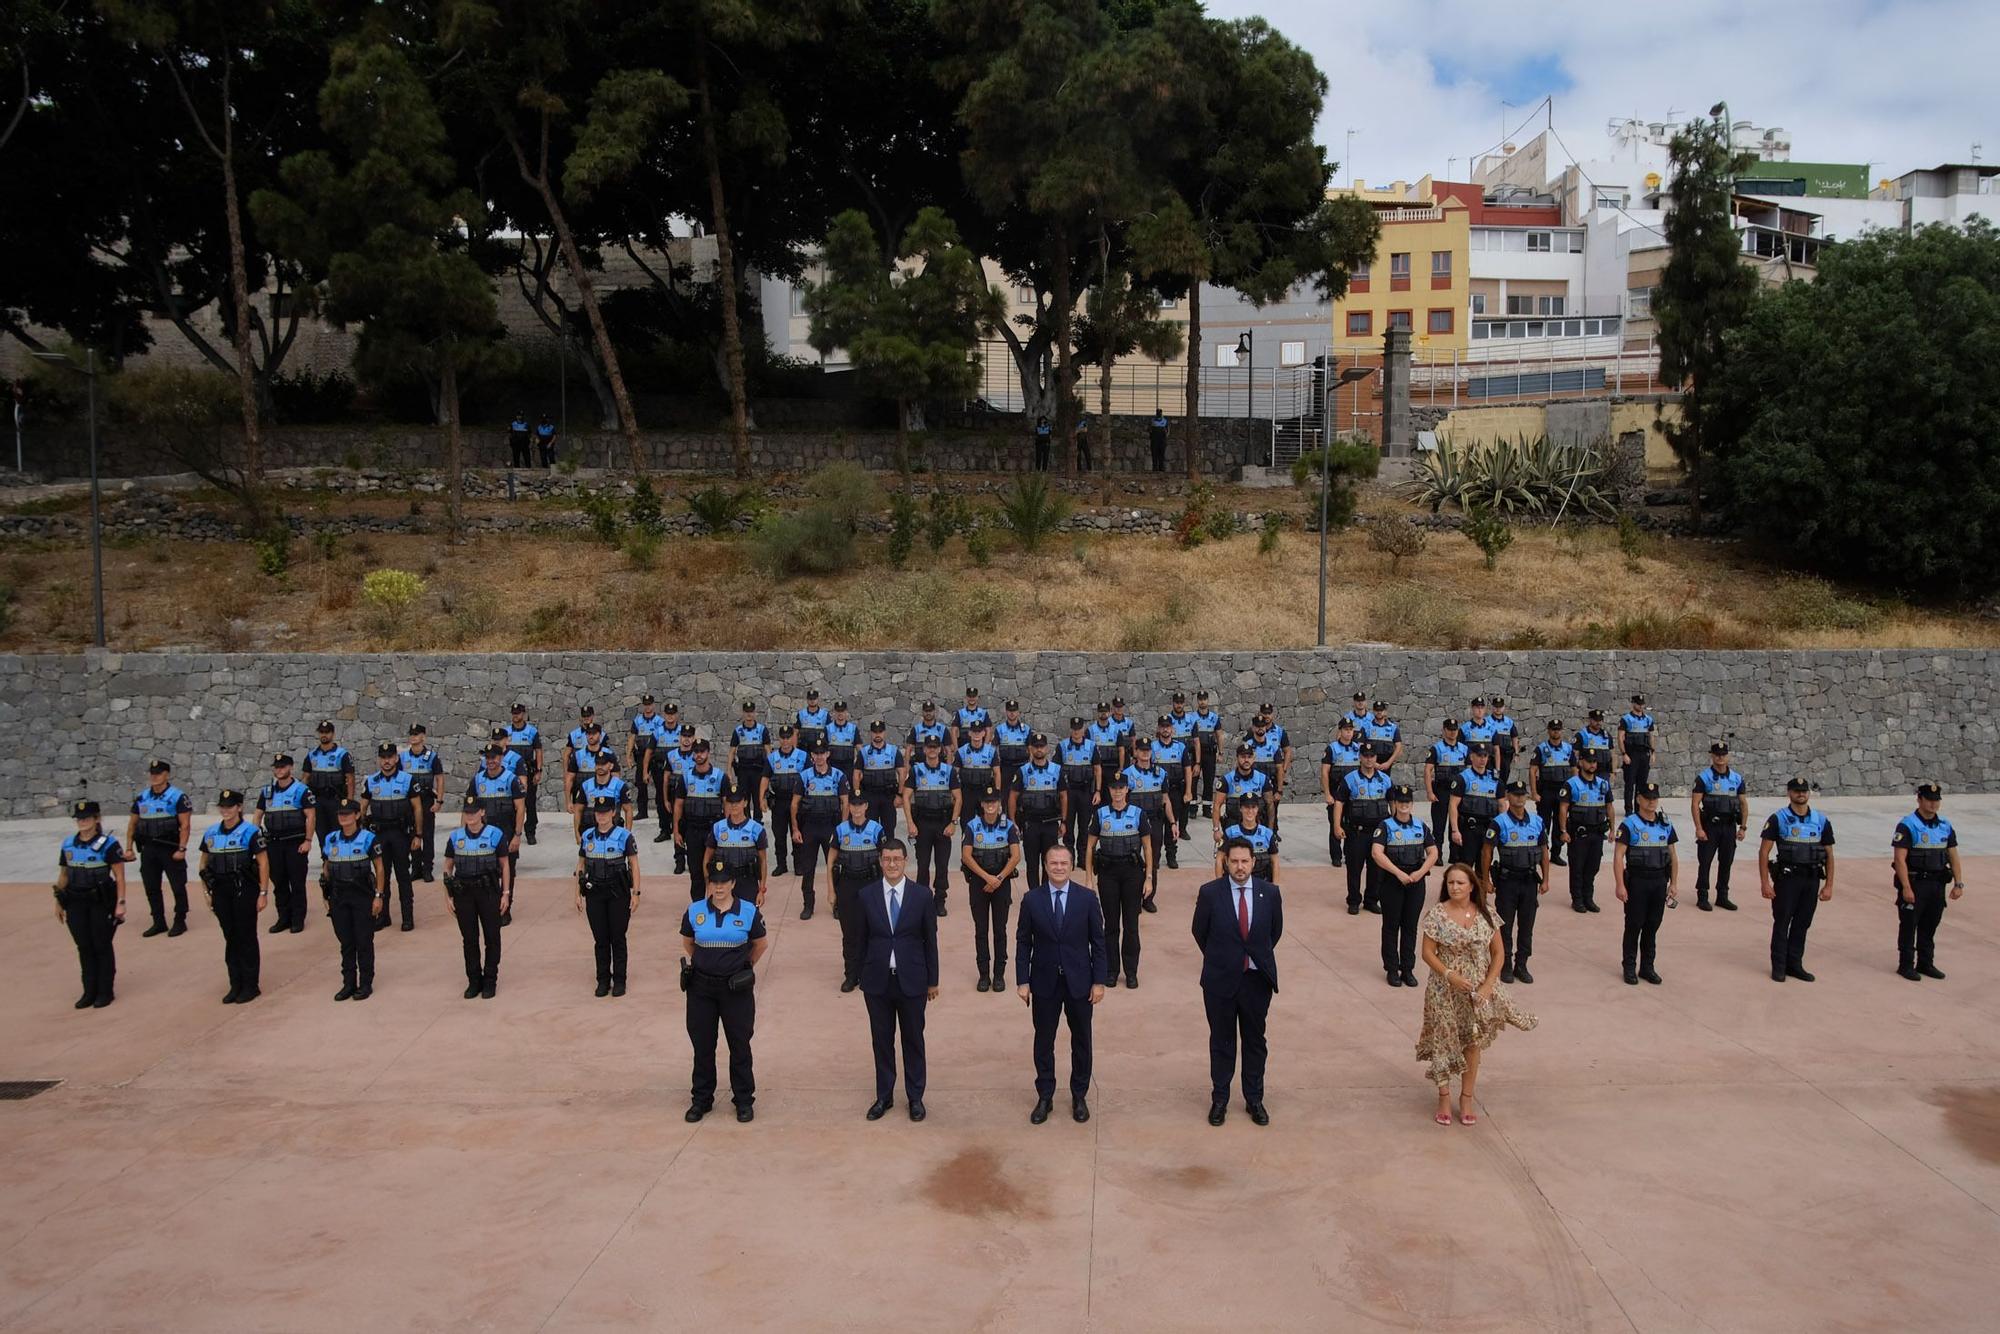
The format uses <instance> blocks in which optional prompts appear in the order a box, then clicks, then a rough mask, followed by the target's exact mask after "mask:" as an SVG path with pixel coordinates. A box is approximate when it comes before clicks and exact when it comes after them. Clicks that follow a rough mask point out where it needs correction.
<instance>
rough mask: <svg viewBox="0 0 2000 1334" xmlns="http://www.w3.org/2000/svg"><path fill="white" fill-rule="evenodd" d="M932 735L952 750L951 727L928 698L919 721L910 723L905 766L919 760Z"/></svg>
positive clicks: (905, 747) (945, 747) (904, 760)
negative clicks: (939, 715) (925, 744)
mask: <svg viewBox="0 0 2000 1334" xmlns="http://www.w3.org/2000/svg"><path fill="white" fill-rule="evenodd" d="M932 737H936V738H937V743H938V745H939V746H941V747H943V748H944V749H945V750H946V751H947V752H949V751H950V749H951V747H950V744H949V743H950V741H951V728H950V726H949V725H948V724H946V722H945V721H944V720H943V719H942V718H940V717H938V712H937V701H936V700H934V699H927V700H925V701H924V703H923V708H922V709H921V710H920V711H919V715H918V718H917V721H916V722H914V723H912V724H910V739H909V741H908V742H906V743H905V744H904V746H903V763H904V765H905V766H908V765H912V764H915V763H916V762H917V760H918V759H919V758H920V757H921V756H922V755H923V753H924V742H926V741H928V740H930V739H931V738H932ZM884 828H887V826H886V825H885V826H884Z"/></svg>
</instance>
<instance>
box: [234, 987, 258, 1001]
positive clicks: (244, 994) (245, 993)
mask: <svg viewBox="0 0 2000 1334" xmlns="http://www.w3.org/2000/svg"><path fill="white" fill-rule="evenodd" d="M263 994H264V991H263V988H261V987H246V988H245V989H243V990H242V991H239V992H237V993H236V1003H237V1004H238V1005H248V1004H249V1003H250V1002H251V1001H253V1000H256V999H257V998H258V997H259V996H261V995H263Z"/></svg>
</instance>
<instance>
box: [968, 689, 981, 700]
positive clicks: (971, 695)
mask: <svg viewBox="0 0 2000 1334" xmlns="http://www.w3.org/2000/svg"><path fill="white" fill-rule="evenodd" d="M965 697H966V698H967V699H978V698H979V687H978V686H967V687H966V688H965Z"/></svg>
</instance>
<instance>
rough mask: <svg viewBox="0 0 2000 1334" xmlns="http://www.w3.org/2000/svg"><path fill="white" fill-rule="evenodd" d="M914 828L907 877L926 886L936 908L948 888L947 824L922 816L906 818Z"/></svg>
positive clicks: (949, 842)
mask: <svg viewBox="0 0 2000 1334" xmlns="http://www.w3.org/2000/svg"><path fill="white" fill-rule="evenodd" d="M910 818H911V819H912V820H913V821H914V822H915V823H916V826H917V831H916V832H917V837H916V840H915V841H916V845H917V846H916V848H915V849H914V851H915V853H916V859H915V862H914V863H913V864H912V866H911V868H910V874H911V875H913V876H915V877H916V879H917V881H918V883H919V884H925V885H929V886H930V887H931V891H932V892H933V893H935V894H936V895H937V906H938V908H939V909H940V910H942V909H943V907H944V892H945V891H946V890H947V889H950V888H951V822H950V821H949V820H946V819H940V818H932V817H927V816H923V815H913V816H911V817H910Z"/></svg>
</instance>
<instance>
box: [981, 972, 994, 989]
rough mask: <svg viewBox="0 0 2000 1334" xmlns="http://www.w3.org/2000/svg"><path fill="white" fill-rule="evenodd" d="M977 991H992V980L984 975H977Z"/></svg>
mask: <svg viewBox="0 0 2000 1334" xmlns="http://www.w3.org/2000/svg"><path fill="white" fill-rule="evenodd" d="M978 989H979V990H980V991H991V990H993V980H992V979H991V978H989V977H987V976H986V974H984V973H981V974H980V975H979V987H978Z"/></svg>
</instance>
